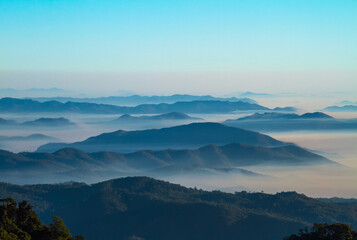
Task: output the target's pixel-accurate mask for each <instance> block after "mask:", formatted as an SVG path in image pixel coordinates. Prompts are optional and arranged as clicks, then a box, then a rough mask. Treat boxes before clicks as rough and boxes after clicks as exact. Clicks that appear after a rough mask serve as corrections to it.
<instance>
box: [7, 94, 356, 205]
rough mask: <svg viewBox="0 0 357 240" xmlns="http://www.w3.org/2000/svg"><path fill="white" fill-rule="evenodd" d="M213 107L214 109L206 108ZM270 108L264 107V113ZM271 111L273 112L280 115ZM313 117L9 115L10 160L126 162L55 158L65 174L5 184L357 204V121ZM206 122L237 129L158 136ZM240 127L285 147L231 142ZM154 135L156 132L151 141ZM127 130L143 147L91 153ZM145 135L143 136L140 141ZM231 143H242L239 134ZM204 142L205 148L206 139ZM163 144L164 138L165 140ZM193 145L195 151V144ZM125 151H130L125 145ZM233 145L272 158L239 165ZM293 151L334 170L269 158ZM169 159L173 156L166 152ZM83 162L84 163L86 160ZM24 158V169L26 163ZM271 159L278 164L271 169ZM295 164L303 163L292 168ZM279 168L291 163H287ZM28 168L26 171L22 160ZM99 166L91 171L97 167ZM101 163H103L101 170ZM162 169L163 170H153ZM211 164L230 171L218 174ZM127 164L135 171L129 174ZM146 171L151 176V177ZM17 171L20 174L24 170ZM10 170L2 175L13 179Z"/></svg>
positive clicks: (30, 173) (245, 113)
mask: <svg viewBox="0 0 357 240" xmlns="http://www.w3.org/2000/svg"><path fill="white" fill-rule="evenodd" d="M268 99H269V98H268ZM220 100H223V101H224V100H225V99H220ZM264 101H265V99H258V101H253V100H252V101H251V102H254V103H257V102H259V103H264ZM311 101H313V99H312V100H311ZM270 102H272V100H270ZM207 104H210V102H209V101H208V102H206V105H207ZM262 105H263V106H264V104H262ZM270 108H271V109H274V107H273V106H270ZM305 113H306V112H304V110H302V109H301V108H299V109H297V110H295V111H290V110H289V111H280V110H275V111H272V110H240V111H239V110H236V111H233V112H226V113H198V114H197V113H184V112H166V113H162V114H101V113H99V114H98V113H90V114H89V113H66V112H65V113H62V112H56V111H51V112H47V111H45V112H34V113H31V112H24V113H21V112H17V113H12V112H9V111H5V110H3V111H2V113H1V116H0V117H1V119H2V120H3V121H2V123H1V126H0V132H1V134H0V147H1V149H3V150H4V151H8V152H13V153H14V154H16V153H22V152H44V151H47V150H46V149H47V148H48V147H47V146H52V145H53V146H56V147H51V148H48V149H49V150H48V151H49V152H50V153H54V152H57V151H59V150H61V149H64V148H74V149H76V150H79V151H84V152H88V153H96V152H98V153H99V152H107V153H103V154H107V155H108V156H109V155H110V154H113V152H117V153H118V154H121V155H120V156H116V155H113V156H110V157H107V159H106V158H105V157H104V158H103V157H101V158H95V157H93V156H86V157H83V156H80V157H77V158H78V161H79V160H80V161H83V162H85V163H82V164H78V165H75V164H72V163H70V164H67V165H66V164H65V163H64V162H61V157H59V156H55V157H52V158H54V159H56V164H54V163H53V162H51V163H47V164H43V165H44V166H41V167H38V168H36V167H33V168H31V167H29V168H26V167H25V168H24V169H22V170H19V169H16V168H13V169H11V171H10V170H9V169H7V170H5V171H2V173H1V177H0V181H4V182H10V183H16V184H36V183H59V182H69V181H77V182H86V183H96V182H98V181H103V180H108V179H112V178H117V177H125V176H150V177H154V178H157V179H163V180H168V181H170V182H173V183H179V184H182V185H184V186H188V187H198V188H203V189H206V190H218V189H219V190H222V191H227V192H235V191H241V190H246V191H252V192H260V191H264V192H267V193H275V192H279V191H298V192H301V193H305V194H307V195H308V196H313V197H334V196H339V197H347V198H349V197H357V189H356V187H355V184H354V183H355V182H356V181H357V160H356V157H355V156H357V151H356V150H355V146H356V145H357V121H356V119H355V118H354V117H357V115H356V114H355V115H353V114H354V113H351V112H349V113H346V114H345V115H343V114H341V113H334V112H325V114H324V115H322V113H321V114H320V115H319V114H317V113H316V114H315V115H313V114H312V115H308V114H310V113H308V114H305ZM304 114H305V115H304ZM341 116H344V117H341ZM234 119H236V120H234ZM206 122H209V123H212V124H213V123H215V124H218V125H220V126H225V125H226V126H229V127H228V128H227V127H225V128H227V133H224V134H223V132H224V129H225V128H222V129H216V130H214V129H213V130H212V127H211V126H208V125H207V127H201V128H199V129H195V127H193V128H192V129H187V133H186V134H188V135H187V136H188V138H187V139H186V138H182V139H181V137H182V134H184V132H185V131H186V130H185V129H184V128H182V130H181V128H179V129H178V132H177V133H176V132H175V131H173V133H172V134H171V135H168V136H167V138H165V135H166V134H169V133H164V132H163V133H162V134H164V135H162V134H161V133H155V132H157V130H160V129H171V128H173V127H175V126H190V125H191V123H196V125H197V126H199V125H200V124H205V123H206ZM221 124H224V125H221ZM196 125H193V126H196ZM202 126H203V125H202ZM236 127H237V128H238V129H247V130H250V131H252V132H253V133H254V132H260V133H262V134H267V135H268V136H271V137H273V138H274V141H275V139H276V140H277V141H280V143H278V142H277V143H273V142H272V143H270V144H268V143H267V142H266V140H263V141H261V140H260V142H259V141H256V140H254V141H252V140H249V137H247V136H243V138H236V137H234V136H232V137H231V138H229V137H228V135H227V134H228V132H229V133H232V130H234V129H235V128H236ZM151 129H156V130H155V131H154V132H150V131H152V130H151ZM173 129H175V128H173ZM119 130H121V131H124V132H127V133H129V135H130V134H131V133H133V134H134V135H133V136H134V137H127V138H123V139H122V140H119V139H117V140H115V139H114V138H113V139H112V138H108V139H107V140H105V141H104V142H101V140H99V141H97V142H93V141H92V143H90V144H86V142H88V139H93V137H95V136H98V137H99V136H101V135H102V134H103V133H108V134H109V133H115V134H114V135H118V134H119V132H121V131H119ZM145 130H146V131H147V132H146V131H145ZM222 131H223V132H222ZM250 131H249V132H250ZM124 132H123V133H124ZM141 132H143V133H142V134H141V135H140V133H141ZM233 132H234V131H233ZM123 133H120V134H123ZM136 133H138V134H139V135H138V136H137V137H135V134H136ZM152 134H153V135H152ZM190 134H192V136H191V137H189V136H190ZM207 134H208V135H207ZM219 134H223V136H222V137H221V139H219ZM232 134H233V135H234V133H232ZM236 134H237V136H238V135H242V134H243V133H239V132H237V133H236ZM199 135H201V137H202V139H200V137H197V136H199ZM205 135H207V136H205ZM243 135H244V134H243ZM209 136H211V137H209ZM161 137H164V138H162V140H159V139H160V138H161ZM217 137H218V138H217ZM144 138H145V139H147V140H144ZM194 138H197V140H195V141H196V142H194V140H193V139H194ZM259 138H261V137H259ZM259 138H257V139H259ZM239 139H240V140H239ZM113 141H119V142H118V144H119V145H118V144H117V145H113V143H112V142H113ZM128 141H129V142H128ZM145 141H146V142H145ZM189 141H193V142H192V143H189ZM125 142H127V143H128V145H123V144H124V143H125ZM136 142H137V143H136ZM155 142H156V143H155ZM53 143H56V144H53ZM58 143H61V144H58ZM73 143H74V144H73ZM231 143H239V144H243V145H246V144H247V145H252V144H253V145H256V146H261V147H263V148H261V150H259V151H264V152H265V153H264V154H265V158H266V159H265V160H264V159H263V157H258V156H259V155H257V151H258V150H257V149H254V154H253V150H250V151H251V152H249V151H248V150H247V148H245V150H244V151H245V152H244V153H243V150H237V147H234V149H236V151H237V153H235V155H234V154H233V155H232V153H231V151H232V150H229V151H230V152H229V154H231V155H227V154H228V152H226V153H224V152H223V153H222V147H225V146H226V145H227V144H231ZM84 144H86V145H84ZM284 144H293V145H295V144H296V145H297V146H299V147H301V149H304V150H306V151H309V152H311V153H312V154H317V155H318V156H321V157H324V158H326V159H328V160H331V161H332V162H333V163H334V164H320V163H318V164H314V163H313V161H311V159H310V160H309V161H306V164H301V158H302V157H301V155H299V154H300V153H296V152H294V153H292V152H289V153H288V154H289V157H287V156H288V155H281V154H282V153H281V152H279V153H276V152H274V153H268V150H269V148H272V147H280V146H283V145H284ZM57 145H58V147H57ZM211 145H214V150H210V151H213V152H211V153H209V151H208V150H207V149H204V148H205V147H206V146H211ZM111 146H112V147H111ZM124 146H126V147H124ZM264 147H265V148H267V149H264ZM167 150H169V151H172V152H167ZM140 151H143V152H140ZM145 151H146V152H145ZM150 151H151V152H150ZM152 151H154V152H152ZM155 151H156V152H155ZM163 151H166V152H165V154H169V155H170V157H169V158H172V159H174V160H172V161H173V162H172V161H171V162H168V159H169V158H167V157H162V156H161V155H162V154H164V152H163ZM175 151H177V152H175ZM180 151H181V152H180ZM205 151H208V152H205ZM226 151H228V150H226ZM284 151H286V150H284ZM84 152H83V153H80V154H85V153H84ZM183 152H185V154H187V155H186V157H184V156H185V155H182V154H183ZM130 153H133V156H129V158H128V156H127V155H125V154H130ZM66 154H68V153H66ZM72 154H73V153H72ZM135 154H136V155H135ZM204 154H208V155H207V156H210V158H213V159H212V160H210V161H211V162H205V161H204V160H207V156H206V157H205V155H204ZM212 154H213V155H212ZM214 154H216V155H214ZM242 154H245V155H242ZM267 154H270V155H267ZM274 154H275V155H274ZM276 154H278V155H276ZM5 155H6V154H5ZM5 155H3V156H5ZM135 156H136V157H135ZM178 156H180V157H178ZM242 156H244V157H242ZM269 156H270V157H269ZM17 157H18V158H19V159H21V157H23V156H21V157H19V156H17ZM71 157H72V158H74V159H73V161H77V159H76V157H74V156H71V155H70V154H69V155H68V156H67V155H66V156H62V158H63V159H67V158H71ZM4 158H5V157H4ZM34 158H36V157H34ZM42 158H43V157H42ZM86 158H87V159H86ZM109 158H110V161H109ZM136 158H137V159H136ZM269 158H272V159H274V160H277V161H267V159H269ZM293 158H294V159H299V160H289V159H293ZM75 159H76V160H75ZM116 159H122V160H121V161H119V160H116ZM139 159H140V160H139ZM153 159H154V160H153ZM239 159H240V160H239ZM279 159H284V160H287V161H283V162H282V161H281V160H279ZM184 160H187V161H188V162H187V161H184ZM19 161H20V162H21V160H19ZM23 161H29V160H23ZM53 161H54V160H53ZM63 161H64V160H63ZM86 161H87V162H86ZM90 161H92V162H91V163H89V162H90ZM95 161H96V163H94V162H95ZM153 161H156V162H155V163H150V162H153ZM212 161H213V162H215V161H216V162H221V163H217V164H213V162H212ZM279 161H280V162H279ZM104 162H106V163H104ZM128 162H129V163H130V162H132V163H131V164H128ZM133 162H134V163H133ZM135 162H137V163H135ZM140 162H141V163H140ZM145 162H146V163H145ZM184 162H187V163H184ZM311 162H312V164H311ZM144 163H145V164H146V165H147V167H143V164H144ZM16 164H18V165H19V166H20V165H21V163H16ZM16 164H15V165H14V166H16ZM133 164H134V165H133ZM145 164H144V165H145ZM39 165H41V164H39ZM4 166H5V165H3V169H5V168H4ZM46 169H47V170H46Z"/></svg>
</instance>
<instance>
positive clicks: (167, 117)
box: [112, 112, 202, 123]
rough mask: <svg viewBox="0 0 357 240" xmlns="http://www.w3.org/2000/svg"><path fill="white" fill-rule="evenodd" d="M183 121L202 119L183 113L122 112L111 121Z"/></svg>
mask: <svg viewBox="0 0 357 240" xmlns="http://www.w3.org/2000/svg"><path fill="white" fill-rule="evenodd" d="M176 120H177V121H183V120H202V119H201V118H194V117H191V116H189V115H187V114H185V113H180V112H170V113H165V114H160V115H153V116H131V115H129V114H124V115H122V116H120V117H119V118H117V119H114V120H113V121H112V122H130V123H133V122H142V121H176Z"/></svg>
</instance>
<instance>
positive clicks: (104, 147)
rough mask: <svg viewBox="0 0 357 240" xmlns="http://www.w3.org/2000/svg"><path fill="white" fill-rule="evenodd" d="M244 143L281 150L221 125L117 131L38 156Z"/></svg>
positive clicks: (48, 147)
mask: <svg viewBox="0 0 357 240" xmlns="http://www.w3.org/2000/svg"><path fill="white" fill-rule="evenodd" d="M228 143H241V144H246V145H253V146H264V147H273V146H282V145H285V144H286V143H283V142H280V141H278V140H276V139H274V138H272V137H269V136H267V135H264V134H260V133H257V132H252V131H247V130H244V129H239V128H234V127H228V126H225V125H223V124H219V123H191V124H187V125H180V126H175V127H169V128H161V129H150V130H140V131H123V130H119V131H115V132H110V133H103V134H100V135H98V136H95V137H90V138H88V139H86V140H84V141H82V142H75V143H71V144H64V143H50V144H45V145H42V146H40V147H39V148H38V150H37V151H38V152H55V151H57V150H59V149H61V148H66V147H72V148H77V149H80V150H82V151H85V152H95V151H111V152H134V151H138V150H142V149H151V150H162V149H168V148H173V149H194V148H198V147H201V146H204V145H207V144H215V145H223V144H228Z"/></svg>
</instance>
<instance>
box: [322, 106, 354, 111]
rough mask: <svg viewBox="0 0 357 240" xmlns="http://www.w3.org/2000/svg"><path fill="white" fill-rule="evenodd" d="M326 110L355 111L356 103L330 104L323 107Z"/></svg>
mask: <svg viewBox="0 0 357 240" xmlns="http://www.w3.org/2000/svg"><path fill="white" fill-rule="evenodd" d="M324 111H326V112H357V106H356V105H344V106H342V107H339V106H330V107H327V108H325V109H324Z"/></svg>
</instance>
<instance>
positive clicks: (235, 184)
mask: <svg viewBox="0 0 357 240" xmlns="http://www.w3.org/2000/svg"><path fill="white" fill-rule="evenodd" d="M252 113H253V112H250V111H247V112H240V113H233V114H220V115H216V114H190V116H192V117H199V118H202V119H204V121H215V122H221V121H224V120H226V119H236V118H239V117H243V116H246V115H250V114H252ZM331 115H332V116H334V117H346V118H347V117H356V114H355V113H347V114H346V113H332V114H331ZM1 117H2V118H5V119H14V120H17V121H19V122H23V121H29V120H34V119H37V118H40V117H66V118H68V119H69V120H71V121H73V122H75V123H76V126H75V127H52V128H51V127H47V128H29V127H24V128H19V127H18V128H1V129H0V136H28V135H30V134H34V133H36V134H37V133H41V134H44V135H47V136H50V137H54V138H57V139H58V141H60V142H67V143H70V142H75V141H82V140H85V139H86V138H88V137H91V136H95V135H98V134H101V133H103V132H112V131H116V130H119V129H123V130H134V129H150V128H160V127H169V126H174V125H180V124H183V122H175V121H161V122H160V124H157V123H154V122H152V123H150V122H149V123H145V124H143V125H141V126H138V125H130V124H118V125H116V124H106V123H107V122H109V121H111V120H114V119H116V118H118V117H120V115H96V114H68V115H63V114H36V115H35V114H31V115H19V114H6V115H4V114H3V115H2V116H1ZM202 121H203V120H202ZM189 122H190V121H186V122H185V123H189ZM267 134H269V135H270V136H272V137H274V138H276V139H278V140H281V141H285V142H294V143H296V144H298V145H300V146H302V147H304V148H307V149H309V150H313V151H315V152H316V153H318V154H322V155H323V156H325V157H327V158H329V159H331V160H333V161H336V162H338V163H340V164H341V166H326V165H319V166H306V167H296V166H292V167H278V166H274V167H273V166H250V167H245V168H244V169H247V170H250V171H253V172H255V173H258V174H262V175H264V176H260V177H257V176H247V175H244V174H237V173H214V172H206V173H189V174H186V173H185V174H184V173H181V174H174V175H171V176H170V175H169V176H168V175H167V174H166V175H161V174H158V173H140V172H138V173H135V172H131V173H128V172H120V171H112V172H110V171H108V172H106V173H105V174H103V172H95V171H93V172H91V174H90V175H86V174H83V175H78V174H70V173H66V174H61V173H58V174H47V175H46V174H43V173H32V174H30V175H21V174H20V173H19V174H17V173H14V172H13V173H8V174H7V175H4V174H3V175H2V176H1V177H0V180H1V181H6V182H12V183H20V184H24V183H56V182H65V181H71V180H73V181H80V182H87V183H94V182H97V181H102V180H106V179H110V178H115V177H123V176H128V175H132V176H134V175H143V174H144V175H148V176H152V177H155V178H159V179H164V180H168V181H170V182H173V183H179V184H182V185H184V186H188V187H197V188H202V189H206V190H214V189H216V190H221V191H228V192H234V191H241V190H247V191H253V192H260V191H264V192H267V193H275V192H280V191H297V192H300V193H304V194H306V195H308V196H313V197H334V196H338V197H346V198H348V197H354V198H357V187H356V186H357V185H356V183H357V148H356V146H357V131H328V132H320V131H319V132H314V131H300V132H284V133H279V132H269V133H267ZM47 142H48V141H46V140H37V141H34V140H30V141H0V148H2V149H4V150H8V151H13V152H21V151H34V150H36V149H37V148H38V147H39V146H40V145H43V144H45V143H47Z"/></svg>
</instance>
